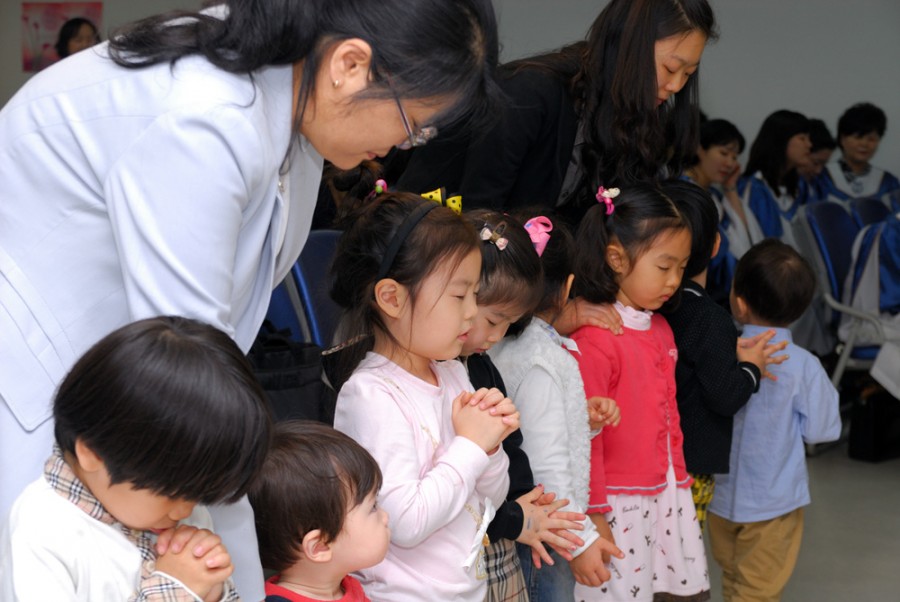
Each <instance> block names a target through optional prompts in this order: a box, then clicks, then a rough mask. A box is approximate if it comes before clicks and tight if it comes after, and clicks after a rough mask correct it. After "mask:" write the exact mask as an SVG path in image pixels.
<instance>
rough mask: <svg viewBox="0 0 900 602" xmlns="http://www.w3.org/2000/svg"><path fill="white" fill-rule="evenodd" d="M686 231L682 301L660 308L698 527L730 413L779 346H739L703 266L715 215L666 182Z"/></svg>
mask: <svg viewBox="0 0 900 602" xmlns="http://www.w3.org/2000/svg"><path fill="white" fill-rule="evenodd" d="M662 188H663V192H664V193H665V194H666V195H667V196H668V197H669V198H671V199H672V200H673V201H674V202H675V205H676V206H677V207H678V210H679V212H680V213H681V214H682V215H683V216H684V218H685V221H687V222H688V224H689V225H690V228H691V256H690V259H689V260H688V263H687V265H686V266H685V270H684V281H683V290H682V294H681V298H680V302H678V303H673V304H671V306H670V307H666V308H664V315H665V317H666V320H667V321H668V322H669V326H671V327H672V333H673V334H674V335H675V345H676V346H677V348H678V361H677V363H676V364H675V385H676V388H675V391H676V398H677V401H678V412H679V414H680V416H681V430H682V433H683V434H684V460H685V465H686V467H687V469H688V472H690V473H691V476H693V478H694V484H693V485H692V486H691V492H692V493H693V496H694V504H695V505H696V507H697V519H698V520H699V521H700V525H701V528H702V526H703V524H704V521H705V520H706V508H707V506H708V505H709V502H710V500H711V499H712V496H713V490H714V487H715V480H714V478H713V474H714V473H727V472H728V454H729V452H730V450H731V430H732V416H734V414H735V413H736V412H737V411H738V410H740V409H741V408H742V407H743V406H744V404H745V403H747V401H748V400H749V399H750V395H752V394H753V393H754V392H755V391H757V390H758V389H759V382H760V377H761V374H762V372H764V371H765V366H766V362H767V361H768V358H769V357H770V356H771V354H772V353H773V352H775V351H777V350H779V349H781V348H783V347H784V345H768V342H769V340H770V339H771V338H772V337H773V336H774V335H775V333H774V331H770V332H765V333H762V335H761V336H759V337H756V338H755V339H754V340H752V341H749V342H747V343H746V344H748V345H749V346H747V347H742V346H741V345H738V332H737V329H735V327H734V322H733V321H732V320H731V316H729V315H728V312H726V311H725V310H724V309H723V308H722V307H721V306H720V305H718V304H717V303H716V302H714V301H713V300H712V299H711V298H710V296H709V295H708V294H707V291H706V276H707V268H708V267H709V263H710V259H711V258H712V257H713V256H714V255H715V254H716V251H717V250H718V246H719V240H720V238H719V232H718V221H719V214H718V211H717V210H716V205H715V201H713V199H712V197H711V196H710V195H709V193H708V192H706V191H705V190H703V189H702V188H700V187H699V186H696V185H695V184H692V183H690V182H686V181H683V180H674V181H669V182H665V183H664V184H663V186H662Z"/></svg>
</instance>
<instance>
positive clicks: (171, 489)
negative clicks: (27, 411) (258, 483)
mask: <svg viewBox="0 0 900 602" xmlns="http://www.w3.org/2000/svg"><path fill="white" fill-rule="evenodd" d="M53 418H54V420H55V434H56V442H57V443H58V444H59V446H60V447H61V448H62V450H63V451H65V452H68V453H70V454H74V453H75V441H76V440H81V441H82V442H83V443H84V444H85V445H87V446H88V447H89V448H90V449H91V450H92V451H93V452H94V453H96V454H97V455H98V456H99V457H100V458H101V459H102V460H103V463H104V464H105V467H106V469H107V471H108V472H109V477H110V481H111V483H113V484H115V483H130V484H131V485H133V486H134V487H135V488H136V489H147V490H150V491H152V492H153V493H155V494H157V495H161V496H165V497H169V498H175V499H183V500H189V501H193V502H198V503H201V504H216V503H220V502H233V501H236V500H237V499H239V498H240V497H241V496H243V495H244V494H245V493H246V492H247V490H248V489H249V487H250V484H251V483H252V482H253V480H254V479H255V478H256V476H257V474H258V473H259V470H260V468H261V467H262V463H263V460H264V459H265V456H266V452H267V451H268V448H269V440H270V437H271V432H270V429H271V421H270V416H269V408H268V402H267V401H266V397H265V393H264V392H263V390H262V388H261V387H260V386H259V383H258V382H257V381H256V378H255V377H254V375H253V370H252V369H251V368H250V364H248V363H247V360H246V358H245V357H244V354H243V353H241V350H240V349H238V346H237V345H236V344H235V343H234V341H232V340H231V338H229V337H228V335H226V334H225V333H223V332H221V331H219V330H217V329H216V328H214V327H212V326H210V325H208V324H204V323H202V322H197V321H195V320H189V319H187V318H179V317H157V318H150V319H146V320H141V321H138V322H134V323H131V324H128V325H127V326H123V327H122V328H119V329H118V330H116V331H114V332H112V333H111V334H109V335H107V336H106V337H104V338H103V339H101V340H100V341H99V342H98V343H97V344H95V345H94V346H93V347H91V348H90V349H89V350H88V351H87V353H85V354H84V355H83V356H82V357H81V359H79V360H78V362H76V364H75V366H74V367H73V368H72V370H71V372H69V374H68V375H67V376H66V378H65V379H64V380H63V382H62V384H61V385H60V387H59V391H58V392H57V394H56V400H55V401H54V404H53Z"/></svg>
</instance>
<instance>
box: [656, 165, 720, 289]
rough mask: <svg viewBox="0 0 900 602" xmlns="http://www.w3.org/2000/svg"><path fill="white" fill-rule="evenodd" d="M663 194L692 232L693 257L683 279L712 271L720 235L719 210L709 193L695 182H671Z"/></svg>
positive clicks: (669, 181)
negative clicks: (717, 239) (705, 271)
mask: <svg viewBox="0 0 900 602" xmlns="http://www.w3.org/2000/svg"><path fill="white" fill-rule="evenodd" d="M662 191H663V192H664V193H665V194H666V196H668V197H669V198H670V199H672V201H674V202H675V206H676V207H678V211H680V212H681V215H682V216H684V219H685V221H686V222H687V223H688V225H689V226H690V229H691V257H690V259H688V262H687V265H686V266H685V268H684V278H685V279H688V278H693V277H694V276H696V275H698V274H700V273H702V272H703V270H705V269H706V268H707V267H709V262H710V260H711V259H712V252H713V249H714V248H715V246H716V234H718V233H719V210H718V209H717V208H716V202H715V201H714V200H713V199H712V197H711V196H710V195H709V193H708V192H707V191H706V190H704V189H703V188H701V187H699V186H697V185H696V184H694V183H693V182H687V181H685V180H668V181H666V182H664V183H663V184H662Z"/></svg>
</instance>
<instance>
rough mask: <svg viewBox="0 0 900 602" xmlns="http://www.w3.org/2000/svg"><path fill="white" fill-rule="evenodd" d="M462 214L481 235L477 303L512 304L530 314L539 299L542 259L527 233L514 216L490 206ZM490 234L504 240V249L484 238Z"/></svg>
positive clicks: (541, 285) (541, 284) (541, 287)
mask: <svg viewBox="0 0 900 602" xmlns="http://www.w3.org/2000/svg"><path fill="white" fill-rule="evenodd" d="M463 217H465V218H466V219H468V220H469V222H470V223H471V224H472V225H473V226H475V230H476V231H477V232H479V237H480V238H481V285H480V287H479V289H478V305H502V304H507V303H514V304H516V305H518V306H520V307H521V308H522V309H523V310H524V313H525V314H530V313H531V312H532V310H534V308H535V306H536V305H537V304H538V301H540V297H541V292H542V289H543V282H542V274H541V261H540V258H539V257H538V254H537V252H536V251H535V250H534V244H532V242H531V238H530V237H529V235H528V232H527V231H526V230H525V228H524V227H523V226H522V224H521V223H519V220H517V219H516V218H514V217H511V216H508V215H503V214H502V213H498V212H496V211H491V210H489V209H474V210H472V211H467V212H466V213H465V214H464V215H463ZM481 232H485V233H486V234H485V235H481V234H480V233H481ZM493 233H497V235H498V236H500V237H501V238H505V239H506V245H505V246H504V247H503V249H501V248H500V247H499V246H498V245H497V242H492V241H491V239H490V238H487V239H485V236H490V235H491V234H493Z"/></svg>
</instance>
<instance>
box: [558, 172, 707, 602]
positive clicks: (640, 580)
mask: <svg viewBox="0 0 900 602" xmlns="http://www.w3.org/2000/svg"><path fill="white" fill-rule="evenodd" d="M597 199H598V201H599V204H598V205H596V206H594V207H593V208H592V209H590V210H589V211H588V213H587V214H586V215H585V218H584V220H583V221H582V222H581V225H580V227H579V230H578V234H577V248H578V250H579V253H578V256H577V260H576V266H575V288H576V291H577V293H578V294H579V295H582V296H584V297H585V298H586V299H587V300H588V301H590V302H592V303H614V305H615V308H616V309H617V310H618V311H619V313H620V314H621V315H622V320H623V322H624V333H623V334H622V335H620V336H615V335H612V334H611V333H610V332H609V331H607V330H603V329H601V328H597V327H593V326H585V327H582V328H580V329H578V330H577V331H575V332H574V333H573V334H572V339H573V340H574V341H575V343H576V344H577V345H578V350H579V352H580V353H579V354H578V355H576V357H577V359H578V363H579V366H580V368H581V375H582V378H583V380H584V388H585V393H586V394H587V395H588V396H589V397H590V396H595V395H596V396H603V397H611V398H613V399H615V400H616V402H617V403H618V406H619V410H620V412H621V423H620V424H619V425H618V426H617V427H616V428H613V429H603V431H602V432H601V433H600V434H599V435H597V436H596V437H594V439H593V440H592V442H591V477H590V503H589V505H588V510H587V512H588V514H590V516H591V519H592V520H593V522H594V524H595V525H596V527H597V531H598V532H599V533H600V535H601V537H604V538H606V539H608V540H610V541H615V543H616V545H617V546H618V547H619V548H621V549H622V550H623V551H625V552H626V554H625V557H624V558H622V559H618V558H614V559H612V561H611V563H610V572H611V573H612V578H611V579H610V580H609V581H608V582H607V583H604V584H602V585H600V586H599V587H586V586H584V585H582V584H578V585H576V586H575V597H576V599H577V600H585V601H601V600H602V601H607V600H626V599H627V600H636V601H646V602H650V601H652V600H654V595H659V594H664V595H665V599H667V600H668V599H676V600H705V599H708V598H709V578H708V573H707V565H706V555H705V553H704V549H703V539H702V535H701V533H700V528H699V525H698V523H697V517H696V514H695V512H694V502H693V500H692V498H691V490H690V485H691V478H690V476H689V475H688V473H687V471H686V470H685V463H684V455H683V453H682V434H681V427H680V424H679V416H678V405H677V403H676V400H675V363H676V361H677V359H678V351H677V349H676V347H675V340H674V337H673V336H672V330H671V329H670V328H669V326H668V324H667V323H666V321H665V319H664V318H663V317H662V316H661V315H659V314H656V313H654V312H655V311H656V310H657V309H659V308H660V306H662V304H663V303H665V302H666V301H667V300H669V299H670V298H671V297H672V296H673V295H676V294H677V293H678V292H679V289H680V286H681V280H682V275H683V273H684V269H685V265H686V264H687V261H688V258H689V257H690V252H691V231H690V229H689V227H688V223H687V221H686V220H685V219H684V217H683V216H682V215H681V214H680V213H679V211H678V208H677V207H676V205H675V204H674V203H673V202H672V200H671V199H670V198H668V197H667V196H665V195H664V194H663V193H662V192H661V191H660V190H659V189H658V188H656V187H655V186H652V185H638V184H636V185H632V186H629V187H628V188H623V189H622V191H621V193H619V191H618V190H617V189H612V190H604V189H603V188H602V187H601V188H600V190H599V191H598V193H597Z"/></svg>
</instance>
